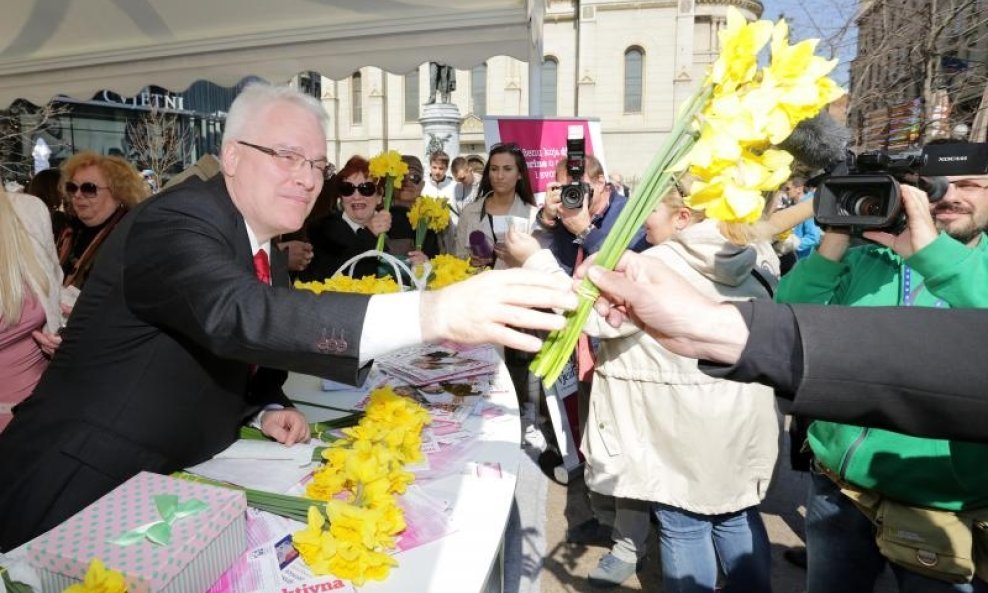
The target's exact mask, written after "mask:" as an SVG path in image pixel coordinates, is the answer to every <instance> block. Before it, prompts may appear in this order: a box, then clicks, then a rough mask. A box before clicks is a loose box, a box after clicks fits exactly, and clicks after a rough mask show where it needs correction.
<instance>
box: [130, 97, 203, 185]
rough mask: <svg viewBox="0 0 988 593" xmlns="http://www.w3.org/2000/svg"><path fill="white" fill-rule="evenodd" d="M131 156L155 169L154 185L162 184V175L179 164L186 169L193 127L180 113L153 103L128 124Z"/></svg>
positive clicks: (139, 164) (134, 160)
mask: <svg viewBox="0 0 988 593" xmlns="http://www.w3.org/2000/svg"><path fill="white" fill-rule="evenodd" d="M126 137H127V142H128V143H129V144H130V150H129V154H128V158H130V160H131V161H133V162H134V163H136V164H137V165H138V166H139V167H141V168H143V169H150V170H151V171H152V175H153V179H154V186H155V187H156V188H161V187H162V186H163V183H164V181H165V180H164V179H163V177H164V176H165V175H167V174H168V173H169V171H171V170H172V169H173V168H174V167H175V166H176V165H182V166H181V167H180V168H182V169H184V168H185V165H186V164H188V163H186V160H187V159H188V156H189V154H190V153H191V149H192V130H191V129H190V128H188V127H186V126H184V125H182V121H181V119H179V117H178V116H177V115H172V114H168V113H165V112H163V111H161V110H159V109H158V108H157V107H152V108H151V110H150V111H148V112H147V113H146V114H145V115H143V116H141V117H140V118H139V119H137V120H134V121H132V122H130V123H129V124H128V125H127V134H126Z"/></svg>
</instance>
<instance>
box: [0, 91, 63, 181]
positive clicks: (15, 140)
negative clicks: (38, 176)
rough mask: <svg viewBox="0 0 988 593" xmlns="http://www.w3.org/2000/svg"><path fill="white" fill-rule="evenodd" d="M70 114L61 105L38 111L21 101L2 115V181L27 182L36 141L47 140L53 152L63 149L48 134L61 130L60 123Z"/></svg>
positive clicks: (0, 112)
mask: <svg viewBox="0 0 988 593" xmlns="http://www.w3.org/2000/svg"><path fill="white" fill-rule="evenodd" d="M68 112H69V108H68V107H67V106H66V105H64V104H61V103H55V102H49V103H47V104H45V105H42V106H41V107H37V106H34V105H32V104H30V103H27V102H20V101H19V102H17V103H14V104H13V105H12V106H11V107H10V109H6V110H4V111H0V177H3V178H5V179H21V180H24V179H27V178H28V177H29V176H30V175H31V172H32V170H33V164H34V157H33V156H32V149H33V147H34V142H35V139H36V138H38V137H44V138H45V140H46V142H48V145H49V147H51V148H52V149H53V150H54V148H56V147H57V146H59V144H58V143H57V142H53V139H54V136H53V135H52V134H49V133H47V132H48V131H49V130H52V129H55V128H58V127H59V121H58V120H59V119H60V118H61V117H63V116H65V115H66V114H68Z"/></svg>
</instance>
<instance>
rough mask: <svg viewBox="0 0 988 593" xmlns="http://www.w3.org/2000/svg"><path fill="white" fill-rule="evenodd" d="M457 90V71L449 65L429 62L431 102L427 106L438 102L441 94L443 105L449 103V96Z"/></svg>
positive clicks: (440, 99)
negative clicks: (437, 97) (437, 99)
mask: <svg viewBox="0 0 988 593" xmlns="http://www.w3.org/2000/svg"><path fill="white" fill-rule="evenodd" d="M455 90H456V70H454V69H453V67H452V66H450V65H448V64H440V63H439V62H429V100H428V101H427V102H426V105H432V104H433V103H435V102H436V93H439V101H440V102H441V103H449V95H450V93H452V92H453V91H455Z"/></svg>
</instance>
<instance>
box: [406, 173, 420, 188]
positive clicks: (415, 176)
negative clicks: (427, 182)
mask: <svg viewBox="0 0 988 593" xmlns="http://www.w3.org/2000/svg"><path fill="white" fill-rule="evenodd" d="M405 179H407V180H408V181H410V182H412V183H414V184H415V185H418V184H420V183H422V176H421V175H419V174H418V173H412V174H410V175H406V176H405Z"/></svg>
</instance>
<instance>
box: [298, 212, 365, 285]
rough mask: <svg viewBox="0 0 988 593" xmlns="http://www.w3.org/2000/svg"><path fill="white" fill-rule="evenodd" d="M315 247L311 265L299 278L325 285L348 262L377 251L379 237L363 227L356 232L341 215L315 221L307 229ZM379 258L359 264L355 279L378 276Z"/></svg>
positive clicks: (337, 213)
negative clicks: (371, 250)
mask: <svg viewBox="0 0 988 593" xmlns="http://www.w3.org/2000/svg"><path fill="white" fill-rule="evenodd" d="M308 235H309V241H310V242H311V243H312V252H313V258H312V263H310V264H309V266H308V267H307V268H306V269H305V270H303V271H302V272H301V273H300V274H299V278H301V279H302V280H306V281H308V280H318V281H322V280H325V279H326V278H329V277H330V276H332V275H333V272H335V271H336V270H337V269H339V267H340V266H341V265H343V263H344V262H346V260H348V259H350V258H351V257H353V256H355V255H359V254H361V253H363V252H365V251H367V250H369V249H374V248H376V247H377V235H375V234H374V233H372V232H370V231H368V230H367V229H366V228H364V227H360V228H359V229H357V230H356V232H354V230H353V229H352V228H351V227H350V225H349V224H348V223H347V222H346V221H345V220H343V214H342V213H341V212H334V213H332V214H329V215H328V216H325V217H323V218H320V219H319V220H315V221H313V222H312V223H311V224H310V225H309V226H308ZM377 264H378V260H377V258H367V259H363V260H361V261H359V262H358V263H357V265H356V267H354V271H353V274H351V275H352V276H353V277H354V278H362V277H364V276H373V275H375V274H376V273H377Z"/></svg>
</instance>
